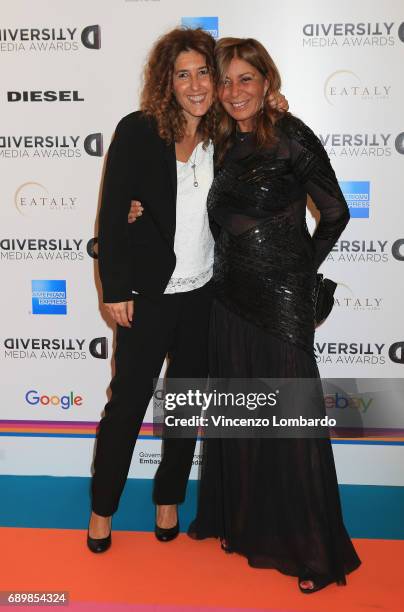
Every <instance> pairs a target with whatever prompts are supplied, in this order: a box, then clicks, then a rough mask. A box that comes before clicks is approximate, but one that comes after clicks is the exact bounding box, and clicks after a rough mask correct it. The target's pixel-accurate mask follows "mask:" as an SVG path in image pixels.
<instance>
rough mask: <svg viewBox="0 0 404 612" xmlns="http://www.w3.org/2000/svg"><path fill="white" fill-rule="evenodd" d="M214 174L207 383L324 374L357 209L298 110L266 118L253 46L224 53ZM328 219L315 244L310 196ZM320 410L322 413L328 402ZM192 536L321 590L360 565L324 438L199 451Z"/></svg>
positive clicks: (260, 52)
mask: <svg viewBox="0 0 404 612" xmlns="http://www.w3.org/2000/svg"><path fill="white" fill-rule="evenodd" d="M216 56H217V64H218V73H219V77H220V82H219V87H218V93H219V99H220V101H221V102H222V105H223V107H224V110H225V111H226V113H227V114H226V115H225V116H224V117H223V119H222V121H221V122H220V124H219V135H218V143H217V145H216V149H215V150H216V154H217V161H218V170H217V173H216V178H215V179H214V182H213V185H212V188H211V190H210V194H209V198H208V210H209V213H210V215H211V216H212V218H213V219H214V220H215V221H216V222H217V223H218V225H219V226H220V227H221V231H220V235H219V238H218V240H217V242H216V247H215V265H214V284H215V289H216V300H215V303H214V306H213V312H212V325H211V332H210V333H211V338H210V341H211V363H210V373H211V376H212V377H213V378H295V377H296V378H318V377H319V373H318V368H317V364H316V360H315V356H314V348H313V344H314V326H315V322H314V287H315V279H316V273H317V269H318V267H319V266H320V264H321V263H322V261H323V260H324V259H325V257H326V256H327V255H328V253H329V252H330V250H331V249H332V247H333V245H334V244H335V242H336V241H337V239H338V237H339V236H340V234H341V232H342V231H343V229H344V227H345V225H346V224H347V222H348V219H349V211H348V208H347V205H346V202H345V200H344V197H343V195H342V193H341V190H340V188H339V185H338V182H337V179H336V177H335V174H334V171H333V169H332V167H331V164H330V161H329V159H328V156H327V154H326V152H325V150H324V149H323V147H322V145H321V143H320V141H319V140H318V138H317V137H316V136H315V135H314V134H313V132H312V131H311V130H310V128H308V127H307V126H306V125H305V124H304V123H303V122H302V121H300V120H299V119H296V118H295V117H293V116H291V115H286V116H284V117H281V118H279V119H278V120H277V117H276V116H275V115H273V116H272V119H269V118H268V115H269V114H270V113H267V112H262V111H263V109H265V108H266V95H267V94H268V93H269V92H270V91H272V90H277V89H279V88H280V76H279V73H278V71H277V68H276V66H275V64H274V63H273V61H272V59H271V58H270V56H269V55H268V53H267V51H266V50H265V49H264V47H263V46H262V45H261V44H260V43H258V42H257V41H255V40H253V39H234V38H233V39H230V38H227V39H222V40H221V41H219V43H218V45H217V49H216ZM308 194H309V195H310V196H311V198H312V200H313V201H314V203H315V204H316V206H317V208H318V209H319V211H320V215H321V219H320V222H319V224H318V226H317V229H316V231H315V233H314V235H313V237H311V236H310V234H309V232H308V230H307V227H306V223H305V215H306V201H307V195H308ZM322 409H323V408H322ZM189 535H190V536H191V537H193V538H196V539H201V538H205V537H209V536H216V537H220V538H221V540H222V543H223V547H224V548H225V549H227V550H230V551H234V552H238V553H241V554H243V555H245V556H246V557H247V559H248V562H249V564H250V565H251V566H253V567H260V568H274V569H277V570H279V571H281V572H283V573H285V574H288V575H292V576H297V577H298V579H299V582H298V584H299V588H300V590H301V591H302V592H304V593H313V592H315V591H317V590H319V589H321V588H323V587H325V586H327V585H328V584H330V583H332V582H337V583H338V584H345V575H346V574H347V573H349V572H351V571H352V570H354V569H356V568H357V567H358V566H359V565H360V560H359V558H358V556H357V555H356V552H355V550H354V547H353V545H352V543H351V541H350V539H349V536H348V534H347V532H346V529H345V527H344V524H343V518H342V513H341V505H340V499H339V493H338V483H337V477H336V472H335V465H334V458H333V453H332V448H331V443H330V440H329V439H328V438H305V439H297V438H284V439H279V438H278V439H268V438H266V439H265V438H263V439H257V438H254V439H237V438H233V439H210V440H207V441H206V442H205V443H204V458H203V467H202V473H201V482H200V495H199V504H198V511H197V517H196V519H195V520H194V522H193V523H192V524H191V526H190V529H189Z"/></svg>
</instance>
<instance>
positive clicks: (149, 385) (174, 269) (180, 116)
mask: <svg viewBox="0 0 404 612" xmlns="http://www.w3.org/2000/svg"><path fill="white" fill-rule="evenodd" d="M214 47H215V41H214V39H213V38H212V37H211V36H210V35H209V34H207V33H206V32H204V31H203V30H201V29H197V30H186V29H175V30H173V31H171V32H169V33H168V34H166V35H165V36H163V37H162V38H161V39H160V40H159V41H157V43H156V45H155V47H154V48H153V50H152V52H151V55H150V58H149V62H148V65H147V67H146V72H145V77H146V78H145V86H144V89H143V94H142V111H140V112H135V113H131V114H130V115H128V116H126V117H124V118H123V119H122V120H121V121H120V122H119V124H118V126H117V129H116V132H115V137H114V139H113V142H112V144H111V146H110V150H109V155H108V162H107V166H106V172H105V178H104V185H103V193H102V204H101V209H100V216H99V236H98V239H99V271H100V277H101V283H102V290H103V302H104V304H105V307H106V309H107V311H108V313H109V314H110V316H111V317H112V318H113V320H114V321H115V322H116V323H117V337H116V350H115V356H114V357H115V376H114V377H113V379H112V381H111V392H112V394H111V399H110V401H109V402H108V403H107V404H106V406H105V416H104V417H103V418H102V419H101V422H100V424H99V429H98V433H97V447H96V454H95V459H94V476H93V481H92V510H93V512H92V515H91V519H90V524H89V530H88V536H87V543H88V546H89V548H90V550H91V551H92V552H103V551H105V550H107V549H108V548H109V546H110V544H111V517H112V515H113V513H114V512H115V511H116V510H117V507H118V503H119V499H120V496H121V493H122V491H123V488H124V485H125V482H126V479H127V475H128V471H129V467H130V463H131V459H132V454H133V450H134V446H135V443H136V439H137V436H138V433H139V430H140V427H141V424H142V421H143V418H144V414H145V411H146V408H147V405H148V403H149V400H150V398H151V396H152V393H153V379H156V378H158V376H159V373H160V370H161V367H162V364H163V362H164V359H165V357H166V355H168V356H169V366H168V370H167V374H166V375H167V376H168V377H176V378H204V377H206V375H207V368H208V365H207V362H208V359H207V338H208V320H209V314H210V307H211V288H210V283H209V281H210V278H211V276H212V266H213V243H214V240H213V235H212V231H211V228H210V226H209V221H208V215H207V211H206V197H207V194H208V191H209V188H210V185H211V183H212V180H213V145H212V138H213V135H214V131H215V121H216V115H215V110H214V108H213V101H214V75H215V67H214ZM280 103H282V100H281V99H280ZM274 104H275V105H276V96H275V102H274ZM131 200H139V201H141V202H142V205H143V209H144V212H143V216H142V219H141V220H139V222H138V223H136V224H133V225H128V223H127V216H128V211H129V208H130V202H131ZM194 448H195V440H193V439H178V440H166V441H165V444H164V454H163V458H162V461H161V463H160V466H159V468H158V470H157V473H156V476H155V481H154V492H153V500H154V502H155V504H157V517H156V526H155V534H156V537H157V538H158V539H159V540H161V541H169V540H171V539H173V538H174V537H176V535H177V534H178V531H179V525H178V516H177V504H178V503H181V502H182V501H183V500H184V497H185V489H186V484H187V481H188V476H189V472H190V469H191V465H192V459H193V454H194Z"/></svg>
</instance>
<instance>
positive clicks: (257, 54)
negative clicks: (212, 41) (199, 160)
mask: <svg viewBox="0 0 404 612" xmlns="http://www.w3.org/2000/svg"><path fill="white" fill-rule="evenodd" d="M234 57H237V58H240V59H242V60H244V61H246V62H248V63H249V64H251V65H252V66H253V67H254V68H255V69H256V70H258V72H260V74H262V76H263V77H264V78H265V79H267V80H268V82H269V88H268V91H267V94H266V96H265V98H264V103H263V105H262V108H261V109H260V111H259V113H258V114H257V119H256V123H255V136H256V142H257V146H258V147H259V148H260V147H267V146H270V145H272V144H274V143H275V142H276V141H277V137H276V135H275V131H274V123H275V121H276V119H277V118H278V117H279V115H280V114H279V113H278V112H277V111H274V110H273V109H271V108H270V107H269V104H268V95H269V94H270V93H272V92H275V91H279V90H280V88H281V76H280V74H279V70H278V68H277V67H276V65H275V62H274V61H273V59H272V57H271V56H270V55H269V53H268V51H267V50H266V49H265V47H264V46H263V45H262V44H261V43H260V42H258V40H255V39H254V38H221V39H220V40H219V41H218V42H217V44H216V48H215V60H216V70H217V80H218V84H219V87H220V84H221V83H222V82H223V80H224V77H225V75H226V71H227V69H228V67H229V64H230V62H231V60H232V59H233V58H234ZM219 112H220V116H219V117H218V120H217V130H216V134H215V149H216V153H217V159H218V163H219V164H220V163H221V162H222V161H223V158H224V156H225V154H226V151H227V150H228V148H229V147H230V146H231V143H232V140H233V137H234V133H235V131H236V125H237V124H236V121H235V119H233V118H232V117H230V115H228V114H227V113H226V112H225V110H224V109H223V108H222V109H221V111H219Z"/></svg>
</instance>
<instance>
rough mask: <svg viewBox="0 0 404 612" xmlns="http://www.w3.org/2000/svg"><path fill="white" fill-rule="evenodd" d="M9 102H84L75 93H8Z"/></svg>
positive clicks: (76, 92)
mask: <svg viewBox="0 0 404 612" xmlns="http://www.w3.org/2000/svg"><path fill="white" fill-rule="evenodd" d="M7 101H8V102H84V98H81V97H80V95H79V92H78V91H76V90H74V91H67V90H63V91H8V92H7Z"/></svg>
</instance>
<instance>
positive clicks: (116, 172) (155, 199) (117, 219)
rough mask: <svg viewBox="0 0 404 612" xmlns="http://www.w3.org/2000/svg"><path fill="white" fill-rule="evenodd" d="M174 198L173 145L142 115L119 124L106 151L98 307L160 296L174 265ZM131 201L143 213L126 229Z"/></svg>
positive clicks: (99, 256) (134, 114) (132, 115)
mask: <svg viewBox="0 0 404 612" xmlns="http://www.w3.org/2000/svg"><path fill="white" fill-rule="evenodd" d="M176 193H177V169H176V159H175V145H174V143H172V144H171V145H167V144H166V143H165V142H164V141H163V140H162V139H161V138H160V137H159V135H158V133H157V129H156V125H155V122H154V120H153V119H150V118H148V117H146V116H145V115H144V114H143V113H142V112H135V113H131V114H130V115H127V116H126V117H124V118H123V119H121V121H120V122H119V123H118V126H117V128H116V131H115V136H114V139H113V141H112V143H111V145H110V148H109V153H108V159H107V164H106V170H105V175H104V183H103V189H102V200H101V208H100V214H99V233H98V263H99V271H100V278H101V283H102V290H103V300H104V302H106V303H110V302H123V301H126V300H130V299H132V297H133V295H132V290H135V291H136V292H138V293H144V294H148V295H151V296H152V295H160V294H162V293H164V290H165V288H166V286H167V283H168V281H169V279H170V277H171V275H172V273H173V270H174V268H175V263H176V258H175V254H174V235H175V217H176V215H175V212H176V211H175V208H176ZM131 200H139V201H140V202H141V203H142V205H143V207H144V211H143V215H142V216H141V217H140V218H138V219H137V221H136V223H132V224H129V223H128V212H129V208H130V202H131Z"/></svg>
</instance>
